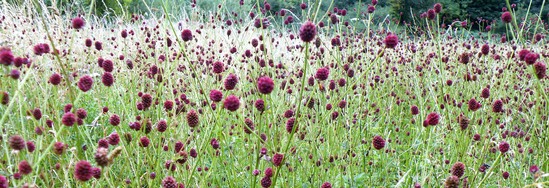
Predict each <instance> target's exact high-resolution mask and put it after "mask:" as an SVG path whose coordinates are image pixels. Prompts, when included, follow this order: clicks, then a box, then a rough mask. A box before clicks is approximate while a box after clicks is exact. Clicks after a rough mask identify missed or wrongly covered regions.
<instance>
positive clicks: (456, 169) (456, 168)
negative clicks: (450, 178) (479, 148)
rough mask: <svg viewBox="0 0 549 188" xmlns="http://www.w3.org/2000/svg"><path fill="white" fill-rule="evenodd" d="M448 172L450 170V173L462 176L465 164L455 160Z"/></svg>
mask: <svg viewBox="0 0 549 188" xmlns="http://www.w3.org/2000/svg"><path fill="white" fill-rule="evenodd" d="M450 172H452V175H454V176H457V177H461V176H463V174H465V164H463V163H462V162H456V163H455V164H454V165H453V166H452V169H450Z"/></svg>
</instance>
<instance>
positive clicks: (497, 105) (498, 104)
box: [492, 99, 503, 113]
mask: <svg viewBox="0 0 549 188" xmlns="http://www.w3.org/2000/svg"><path fill="white" fill-rule="evenodd" d="M492 111H493V112H496V113H499V112H503V101H502V100H499V99H498V100H495V101H494V103H492Z"/></svg>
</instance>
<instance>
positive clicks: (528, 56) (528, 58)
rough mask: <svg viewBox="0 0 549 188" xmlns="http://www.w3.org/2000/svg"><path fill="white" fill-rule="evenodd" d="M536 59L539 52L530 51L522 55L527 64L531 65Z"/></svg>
mask: <svg viewBox="0 0 549 188" xmlns="http://www.w3.org/2000/svg"><path fill="white" fill-rule="evenodd" d="M538 59H539V54H538V53H534V52H530V53H528V54H526V56H524V61H525V62H526V64H528V65H532V64H534V63H536V61H537V60H538Z"/></svg>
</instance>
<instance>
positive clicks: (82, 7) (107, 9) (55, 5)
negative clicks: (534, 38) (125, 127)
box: [1, 0, 549, 32]
mask: <svg viewBox="0 0 549 188" xmlns="http://www.w3.org/2000/svg"><path fill="white" fill-rule="evenodd" d="M1 1H2V2H3V3H10V4H15V5H21V4H23V3H24V2H25V1H29V0H1ZM241 1H243V2H244V3H243V5H240V2H241ZM317 1H321V2H320V10H321V12H326V11H333V9H334V8H338V9H346V10H348V16H346V18H347V19H352V18H365V16H366V15H367V13H366V11H367V7H368V5H369V4H370V3H371V0H259V1H257V0H45V3H46V4H47V6H49V7H51V8H52V9H56V10H57V11H59V12H60V13H61V14H64V13H66V12H71V13H73V14H74V13H75V12H76V13H77V14H88V13H93V14H95V15H97V16H99V17H104V18H107V19H108V18H112V17H113V16H115V15H116V16H121V17H125V18H128V19H129V18H131V15H132V14H139V15H143V16H146V17H150V16H153V15H154V16H160V15H162V8H161V3H166V4H167V6H166V7H168V8H169V9H170V10H169V11H170V13H172V14H179V15H175V16H184V17H187V16H189V13H191V12H193V11H194V12H195V13H196V12H200V13H203V15H202V16H203V17H204V18H205V17H206V16H208V14H210V13H211V15H217V16H221V17H222V18H223V19H228V18H229V17H232V16H234V15H235V14H238V15H240V17H241V18H242V17H245V16H248V15H249V13H250V12H255V13H257V11H258V9H257V5H258V3H259V7H261V8H263V7H264V2H267V3H269V4H270V5H271V9H270V10H269V11H266V12H267V15H276V13H277V12H278V11H280V10H281V9H286V10H287V11H289V12H290V14H288V15H295V16H296V17H298V18H302V14H303V13H305V12H302V11H301V9H300V7H299V5H300V4H301V3H302V2H304V3H307V4H308V5H314V4H315V2H317ZM505 1H506V0H378V5H377V6H376V11H375V13H374V16H373V18H374V20H375V19H378V20H375V21H381V20H383V19H384V18H386V17H387V16H388V15H389V16H390V18H392V20H395V21H398V22H399V23H409V24H417V23H414V20H413V19H414V18H416V20H417V18H419V17H420V14H421V13H423V12H426V11H427V10H428V9H430V8H432V7H433V5H434V4H435V3H441V4H442V5H443V11H442V16H441V18H442V20H440V21H441V22H443V23H446V24H449V23H452V22H454V21H461V20H468V22H469V23H471V28H472V29H473V30H482V29H483V28H484V27H485V26H486V25H490V23H491V22H492V21H499V19H500V16H501V13H502V8H503V7H506V3H505ZM509 1H510V3H511V4H516V8H515V10H516V12H517V16H518V17H519V20H520V18H524V17H525V15H526V12H527V9H528V7H529V6H530V11H529V14H530V15H529V16H528V18H534V17H537V14H539V13H540V8H541V7H542V4H543V0H509ZM220 5H223V6H220ZM543 7H544V8H543V11H541V15H542V16H541V17H542V19H543V20H544V21H545V23H547V22H546V21H547V20H548V13H549V6H543ZM273 19H282V18H277V17H276V16H273ZM325 19H328V18H325ZM374 23H375V22H374ZM502 28H503V29H502ZM493 29H495V30H496V31H503V32H504V31H505V28H504V26H503V25H502V24H499V26H494V27H493Z"/></svg>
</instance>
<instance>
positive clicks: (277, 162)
mask: <svg viewBox="0 0 549 188" xmlns="http://www.w3.org/2000/svg"><path fill="white" fill-rule="evenodd" d="M283 159H284V155H283V154H280V153H276V154H274V155H273V159H272V162H273V165H274V166H280V165H282V160H283Z"/></svg>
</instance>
